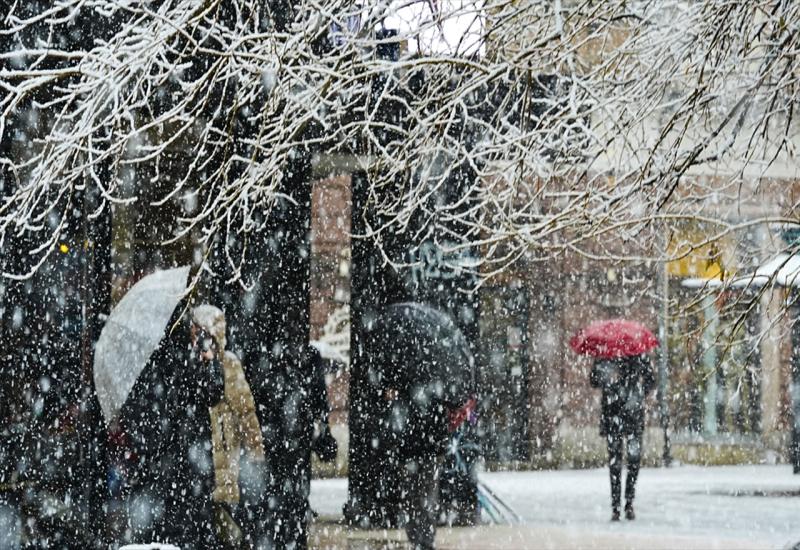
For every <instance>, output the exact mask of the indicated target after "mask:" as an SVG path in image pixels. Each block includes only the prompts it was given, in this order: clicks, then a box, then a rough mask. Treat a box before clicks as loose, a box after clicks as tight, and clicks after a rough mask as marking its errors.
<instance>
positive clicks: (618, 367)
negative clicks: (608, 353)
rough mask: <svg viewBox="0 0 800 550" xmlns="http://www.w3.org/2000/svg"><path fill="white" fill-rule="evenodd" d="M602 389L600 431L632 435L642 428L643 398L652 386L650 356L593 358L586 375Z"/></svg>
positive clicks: (606, 433) (640, 431) (602, 432)
mask: <svg viewBox="0 0 800 550" xmlns="http://www.w3.org/2000/svg"><path fill="white" fill-rule="evenodd" d="M589 381H590V383H591V385H592V387H595V388H600V389H601V390H602V392H603V393H602V400H601V415H600V433H601V434H602V435H616V434H620V433H621V434H635V435H639V434H641V433H642V432H643V431H644V412H645V411H644V400H645V397H647V394H648V393H650V391H652V389H653V388H654V387H655V377H654V376H653V369H652V366H651V364H650V359H649V358H648V357H647V356H644V355H635V356H632V357H622V358H619V359H596V360H595V363H594V366H593V367H592V372H591V374H590V376H589Z"/></svg>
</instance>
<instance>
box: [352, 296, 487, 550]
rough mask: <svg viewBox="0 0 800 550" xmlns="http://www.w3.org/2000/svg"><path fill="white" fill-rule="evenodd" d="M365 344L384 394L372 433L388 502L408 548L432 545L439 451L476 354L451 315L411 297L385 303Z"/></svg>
mask: <svg viewBox="0 0 800 550" xmlns="http://www.w3.org/2000/svg"><path fill="white" fill-rule="evenodd" d="M368 349H369V350H370V352H371V354H372V356H373V357H374V359H375V362H374V363H373V365H372V367H371V373H370V382H371V383H372V384H373V385H374V390H375V391H376V395H378V396H380V400H381V403H380V407H379V408H380V409H381V411H382V415H381V417H382V422H381V429H380V430H379V433H378V434H376V439H377V440H380V445H382V448H383V450H384V453H385V456H384V457H383V459H384V460H386V462H385V467H386V470H385V473H384V475H385V476H386V480H387V483H386V484H385V488H386V489H385V490H387V491H391V492H393V493H394V495H393V496H394V497H396V498H397V502H392V504H396V505H397V506H398V507H399V511H400V516H401V517H400V518H399V519H400V521H399V523H401V524H403V525H404V527H405V531H406V534H407V536H408V540H409V542H410V543H411V546H412V548H414V549H415V550H431V549H433V548H434V541H435V537H436V521H435V519H436V518H435V515H436V514H435V512H436V508H437V503H438V494H437V493H438V491H437V478H438V474H439V470H440V469H441V456H442V455H443V454H444V452H445V448H446V445H447V442H448V439H449V435H450V431H449V428H450V417H451V412H453V411H457V410H459V408H460V407H462V406H463V405H464V404H465V403H467V402H468V401H469V399H470V396H471V393H470V390H471V389H472V387H473V381H474V359H473V357H472V354H471V352H470V350H469V345H468V343H467V340H466V338H465V337H464V335H463V333H462V332H461V331H460V330H459V328H458V327H457V326H456V324H455V322H454V321H453V320H452V318H450V316H448V315H447V314H445V313H444V312H442V311H440V310H437V309H434V308H433V307H431V306H428V305H425V304H420V303H415V302H403V303H398V304H392V305H390V306H387V307H386V309H385V310H384V311H382V312H381V313H380V315H378V317H377V319H375V320H374V321H373V322H372V323H371V326H370V332H369V339H368ZM390 500H392V499H390Z"/></svg>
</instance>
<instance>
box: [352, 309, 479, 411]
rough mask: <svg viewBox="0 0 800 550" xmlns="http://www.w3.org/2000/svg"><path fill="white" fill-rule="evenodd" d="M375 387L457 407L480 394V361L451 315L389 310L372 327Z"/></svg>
mask: <svg viewBox="0 0 800 550" xmlns="http://www.w3.org/2000/svg"><path fill="white" fill-rule="evenodd" d="M367 330H368V334H369V344H368V345H369V346H370V348H371V355H372V357H373V358H374V359H375V360H374V362H373V364H372V367H371V369H370V382H371V383H372V384H373V385H375V386H378V387H380V388H384V389H386V388H396V389H398V390H400V391H405V392H407V393H409V394H412V395H413V394H415V393H417V394H418V393H419V392H424V393H425V394H427V396H429V397H430V398H435V399H437V400H440V401H442V402H444V403H446V404H447V405H449V406H452V407H458V406H459V405H461V404H462V403H464V402H465V401H466V400H467V399H468V398H469V395H470V394H471V393H472V391H474V371H475V360H474V359H473V357H472V353H471V352H470V350H469V344H468V343H467V339H466V338H465V337H464V334H463V333H462V332H461V330H459V328H458V326H456V324H455V322H454V321H453V319H452V318H451V317H450V316H449V315H447V314H446V313H444V312H442V311H440V310H438V309H435V308H433V307H431V306H428V305H426V304H420V303H417V302H403V303H398V304H393V305H390V306H388V307H387V308H386V309H385V310H384V311H383V312H381V314H379V315H378V317H377V318H376V319H374V320H373V321H371V322H369V323H368V325H367Z"/></svg>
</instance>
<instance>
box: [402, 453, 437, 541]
mask: <svg viewBox="0 0 800 550" xmlns="http://www.w3.org/2000/svg"><path fill="white" fill-rule="evenodd" d="M403 477H404V483H403V485H404V487H403V489H404V491H403V501H404V508H405V509H406V514H407V522H406V526H405V528H406V535H408V541H409V542H410V543H411V547H412V548H413V549H414V550H433V547H434V546H433V543H434V540H435V538H436V525H435V508H436V502H437V498H436V489H437V487H436V485H437V484H436V477H437V460H436V457H433V456H431V457H422V458H418V459H416V460H409V461H407V462H406V464H405V468H404V471H403Z"/></svg>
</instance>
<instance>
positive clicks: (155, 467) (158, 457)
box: [121, 324, 224, 548]
mask: <svg viewBox="0 0 800 550" xmlns="http://www.w3.org/2000/svg"><path fill="white" fill-rule="evenodd" d="M223 391H224V383H223V377H222V368H221V365H220V363H219V361H211V362H202V361H200V360H199V359H198V358H197V357H195V356H194V355H193V353H192V351H191V347H190V340H189V331H188V327H186V326H185V324H181V325H179V326H178V327H176V328H175V329H174V330H173V331H172V333H171V334H170V335H168V336H166V337H165V338H164V340H163V341H162V343H161V345H160V346H159V348H158V349H157V350H156V351H155V352H154V353H153V355H152V356H151V358H150V361H149V363H148V365H147V367H145V370H144V371H143V373H142V376H140V378H139V380H137V382H136V385H135V386H134V389H133V391H132V392H131V397H130V398H129V399H128V402H127V403H126V404H125V406H124V407H123V410H122V412H121V417H122V420H123V426H124V428H125V429H126V430H127V431H128V434H129V436H130V438H131V446H132V448H133V449H132V450H133V452H134V453H135V454H136V455H137V457H138V458H139V463H138V464H137V466H136V468H135V475H134V481H135V484H136V487H135V492H139V493H143V494H146V495H147V496H148V498H150V499H153V501H154V506H153V510H154V511H158V512H160V513H159V514H158V515H159V517H158V518H154V520H155V522H156V526H154V530H153V532H152V533H147V532H144V533H142V535H143V537H148V536H156V537H158V538H159V539H162V538H166V539H167V540H171V541H179V542H180V543H181V545H182V547H183V545H186V546H187V547H189V548H191V547H194V546H201V547H202V546H203V545H204V544H206V543H207V541H208V540H210V537H211V534H212V533H213V531H212V530H211V495H212V492H213V490H214V466H213V460H212V443H211V424H210V418H209V407H211V406H212V405H214V404H216V403H218V402H219V401H220V399H221V398H222V396H223ZM137 538H138V537H137Z"/></svg>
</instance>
